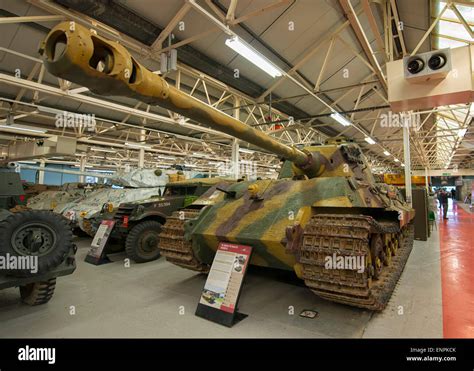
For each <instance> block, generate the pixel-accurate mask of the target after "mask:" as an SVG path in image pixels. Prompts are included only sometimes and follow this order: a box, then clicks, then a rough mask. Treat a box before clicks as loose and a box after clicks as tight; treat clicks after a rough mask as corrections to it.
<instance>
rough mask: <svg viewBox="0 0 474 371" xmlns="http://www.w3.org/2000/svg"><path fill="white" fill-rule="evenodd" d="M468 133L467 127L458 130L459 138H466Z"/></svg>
mask: <svg viewBox="0 0 474 371" xmlns="http://www.w3.org/2000/svg"><path fill="white" fill-rule="evenodd" d="M466 133H467V128H464V129H459V131H458V137H459V138H464V136H465V135H466Z"/></svg>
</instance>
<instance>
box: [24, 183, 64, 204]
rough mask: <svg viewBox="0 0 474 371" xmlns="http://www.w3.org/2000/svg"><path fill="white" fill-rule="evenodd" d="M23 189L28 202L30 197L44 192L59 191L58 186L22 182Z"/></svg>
mask: <svg viewBox="0 0 474 371" xmlns="http://www.w3.org/2000/svg"><path fill="white" fill-rule="evenodd" d="M22 185H23V189H24V190H25V196H26V200H27V201H28V200H29V199H31V198H32V197H35V196H37V195H39V194H40V193H43V192H46V191H58V190H59V189H61V187H60V186H58V185H51V184H36V183H31V182H23V183H22Z"/></svg>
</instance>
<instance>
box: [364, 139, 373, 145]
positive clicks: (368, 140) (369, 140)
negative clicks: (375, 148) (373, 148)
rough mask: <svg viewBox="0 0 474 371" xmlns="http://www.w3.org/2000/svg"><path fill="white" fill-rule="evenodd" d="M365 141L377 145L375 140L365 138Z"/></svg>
mask: <svg viewBox="0 0 474 371" xmlns="http://www.w3.org/2000/svg"><path fill="white" fill-rule="evenodd" d="M364 140H365V141H366V142H367V143H369V144H375V140H373V139H372V138H371V137H365V138H364Z"/></svg>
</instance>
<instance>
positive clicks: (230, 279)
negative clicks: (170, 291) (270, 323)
mask: <svg viewBox="0 0 474 371" xmlns="http://www.w3.org/2000/svg"><path fill="white" fill-rule="evenodd" d="M251 254H252V247H251V246H245V245H237V244H232V243H227V242H221V243H220V244H219V247H218V249H217V252H216V255H215V257H214V261H213V262H212V266H211V270H210V272H209V275H208V277H207V280H206V284H205V285H204V289H203V290H202V294H201V298H200V300H199V304H198V307H197V309H196V315H197V316H199V317H202V318H205V319H208V320H210V321H213V322H216V323H220V324H221V325H224V326H227V327H232V326H233V325H234V324H235V323H237V322H239V321H241V320H242V319H244V318H245V317H247V315H246V314H242V313H239V312H238V311H237V305H238V302H239V297H240V292H241V289H242V283H243V281H244V278H245V274H246V272H247V267H248V264H249V261H250V256H251Z"/></svg>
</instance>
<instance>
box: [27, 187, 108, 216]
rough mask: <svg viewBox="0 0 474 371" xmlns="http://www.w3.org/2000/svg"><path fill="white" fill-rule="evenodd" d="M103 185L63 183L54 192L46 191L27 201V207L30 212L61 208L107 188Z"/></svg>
mask: <svg viewBox="0 0 474 371" xmlns="http://www.w3.org/2000/svg"><path fill="white" fill-rule="evenodd" d="M108 187H109V186H107V185H105V184H96V183H64V184H63V185H62V186H60V187H58V188H59V189H56V190H46V191H44V192H41V193H39V194H38V195H36V196H33V197H31V198H29V199H28V201H27V206H28V208H29V209H32V210H51V211H53V210H54V209H55V208H61V207H62V206H64V205H66V204H67V203H70V202H74V201H76V200H79V199H81V198H83V197H84V196H86V195H87V194H88V193H90V192H92V191H95V190H97V189H103V188H108Z"/></svg>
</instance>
